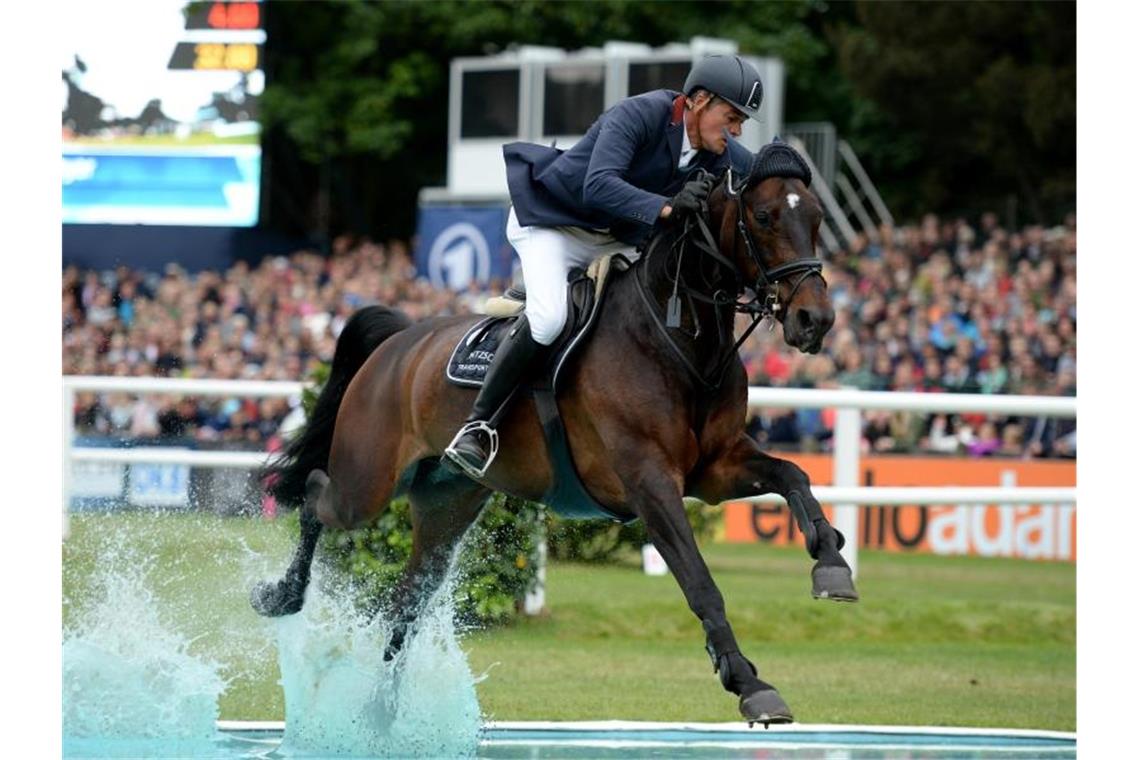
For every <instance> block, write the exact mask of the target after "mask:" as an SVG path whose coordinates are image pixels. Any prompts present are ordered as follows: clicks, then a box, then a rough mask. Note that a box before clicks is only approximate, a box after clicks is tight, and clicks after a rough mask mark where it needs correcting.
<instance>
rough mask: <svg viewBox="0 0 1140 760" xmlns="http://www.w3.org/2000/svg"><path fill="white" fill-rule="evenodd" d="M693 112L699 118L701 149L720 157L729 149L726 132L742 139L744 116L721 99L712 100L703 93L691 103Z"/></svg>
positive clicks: (698, 131)
mask: <svg viewBox="0 0 1140 760" xmlns="http://www.w3.org/2000/svg"><path fill="white" fill-rule="evenodd" d="M691 102H692V103H693V108H692V112H693V113H694V114H695V115H696V117H697V130H696V131H697V134H698V136H699V138H700V141H701V144H700V145H699V146H694V147H699V148H702V149H704V150H707V151H709V152H711V153H716V154H717V155H720V154H721V153H724V151H725V150H726V149H727V148H728V141H727V139H726V138H725V136H724V131H725V130H726V129H727V130H728V133H729V134H730V135H732V136H733V137H740V131H741V129H742V128H743V125H744V118H745V117H744V114H742V113H741V112H740V111H737V110H736V109H735V108H733V107H732V106H731V105H729V104H728V103H726V102H725V101H723V100H721V99H720V98H711V97H709V96H708V95H706V94H705V93H701V94H700V95H698V96H697V97H696V99H694V100H693V101H691ZM690 139H691V138H690Z"/></svg>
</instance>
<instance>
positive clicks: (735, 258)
mask: <svg viewBox="0 0 1140 760" xmlns="http://www.w3.org/2000/svg"><path fill="white" fill-rule="evenodd" d="M714 180H715V183H714V186H713V189H712V191H711V192H710V193H709V196H708V200H707V206H706V208H704V209H702V212H701V213H700V214H696V215H690V216H689V217H688V220H687V221H685V222H684V223H678V222H674V223H671V224H666V225H663V227H664V228H663V229H661V230H658V231H656V232H655V233H654V234H653V236H652V237H651V238H650V241H649V243H648V244H647V245H645V246H644V247H643V249H642V252H641V256H640V257H638V258H637V260H636V261H635V262H634V263H633V264H632V266H631V267H630V268H629V269H628V270H627V271H626V272H624V273H622V274H621V275H619V276H616V277H613V279H612V282H611V284H609V286H608V287H609V290H608V292H607V295H606V296H605V300H604V302H603V303H602V306H601V312H600V315H599V317H598V319H597V324H596V326H595V327H594V330H593V333H592V334H591V335H590V337H589V340H588V342H587V343H586V345H585V346H584V347H583V348H582V349H581V350H580V351H579V352H578V354H577V357H576V359H575V360H574V362H573V366H571V367H569V368H568V369H567V372H569V373H570V375H569V377H568V380H567V382H566V383H565V390H564V391H563V392H561V393H560V395H559V398H558V405H559V408H560V410H561V413H562V416H563V419H564V421H565V428H566V431H567V436H568V440H569V444H570V448H571V450H572V452H573V461H574V463H575V465H576V467H577V470H578V473H579V476H580V479H581V483H582V484H583V485H584V486H585V488H586V490H587V491H588V493H589V495H591V496H592V497H593V498H594V499H595V500H596V501H597V503H598V504H600V505H602V506H604V507H605V508H606V509H607V510H608V511H609V512H611V513H612V514H613V515H615V516H617V517H618V518H621V519H628V520H633V519H641V520H642V521H643V522H644V524H645V527H646V529H647V532H648V535H649V537H650V539H651V540H652V542H653V544H654V545H655V546H656V547H657V549H658V550H659V551H660V553H661V555H662V556H663V558H664V559H665V562H666V564H667V565H668V567H669V569H670V570H671V571H672V574H673V576H674V578H675V579H676V581H677V583H678V584H679V585H680V587H681V590H682V592H683V594H684V596H685V599H686V601H687V602H688V605H689V608H690V609H691V610H692V612H693V614H694V615H695V616H696V617H697V619H698V620H700V622H701V625H702V627H703V629H704V633H705V649H706V651H707V653H708V655H709V657H710V659H711V660H712V664H713V668H714V670H715V672H716V673H717V674H718V675H719V678H720V682H721V685H722V686H723V687H724V689H725V690H727V691H729V692H731V693H733V694H735V695H737V696H738V697H739V705H738V707H739V711H740V713H741V715H742V716H743V717H744V719H745V720H747V721H748V722H749V725H752V724H753V723H755V722H762V723H764V725H765V726H767V725H768V724H769V723H788V722H791V721H792V720H793V717H792V713H791V710H790V709H789V707H788V705H787V704H786V703H785V702H784V700H783V698H782V697H781V696H780V694H779V692H778V691H777V690H776V688H775V687H774V686H773V685H771V684H769V683H767V682H765V681H763V680H761V679H760V678H759V676H758V671H757V669H756V666H755V665H754V664H753V663H752V662H751V661H750V660H749V659H748V658H747V657H745V656H744V654H743V653H742V652H741V651H740V647H739V645H738V644H737V641H736V638H735V635H734V634H733V631H732V627H731V625H730V624H729V621H728V619H727V617H726V613H725V605H724V599H723V597H722V596H721V593H720V591H719V590H718V589H717V586H716V584H715V582H714V581H713V578H712V576H711V574H710V572H709V569H708V567H707V566H706V565H705V562H704V560H703V558H702V557H701V554H700V551H699V549H698V547H697V544H696V541H695V539H694V537H693V532H692V529H691V527H690V525H689V523H688V521H687V518H686V515H685V509H684V506H683V502H682V499H683V497H695V498H697V499H700V500H702V501H704V502H705V503H707V504H719V503H721V502H724V501H728V500H732V499H743V498H748V497H751V496H756V495H760V494H766V493H772V492H774V493H777V494H779V495H781V496H782V497H784V499H785V500H786V501H787V502H788V505H789V506H790V508H791V510H792V512H793V514H794V516H795V518H796V521H797V524H798V526H799V528H800V530H801V533H802V535H803V537H804V544H805V548H806V550H807V552H808V554H809V555H810V556H811V557H812V558H813V559H814V560H816V562H815V564H814V566H813V567H812V573H811V574H812V594H813V596H814V597H816V598H824V599H831V600H838V601H856V600H857V599H858V593H857V592H856V590H855V587H854V583H853V580H852V575H851V570H850V568H849V566H848V565H847V563H846V562H845V561H844V559H843V557H842V556H841V555H840V553H839V551H840V549H841V548H842V547H843V543H844V537H843V536H842V534H840V533H839V532H838V531H837V530H836V529H834V528H833V527H832V526H831V525H830V523H829V522H828V520H827V519H826V518H825V516H824V514H823V512H822V510H821V508H820V505H819V502H818V501H817V500H816V499H815V497H814V496H813V495H812V492H811V487H810V483H809V480H808V477H807V475H806V474H805V473H804V471H803V470H802V469H801V468H800V467H798V466H796V465H795V464H793V463H791V462H788V461H785V460H782V459H778V458H775V457H773V456H770V455H769V454H766V453H765V452H763V451H762V450H761V449H760V446H759V445H758V444H757V443H756V441H754V440H753V439H752V438H751V437H750V436H748V435H747V434H746V433H745V417H746V410H747V403H748V380H747V376H746V373H745V369H744V366H743V363H742V362H741V360H740V357H739V352H738V348H739V345H740V343H741V342H742V341H743V338H741V339H740V340H737V341H734V340H733V339H734V338H735V333H734V324H735V317H736V315H737V313H738V312H742V313H745V314H750V315H752V324H751V327H750V328H749V330H751V328H754V327H755V326H756V324H757V322H758V321H759V320H760V319H762V318H764V317H768V318H770V319H773V320H777V321H779V322H780V323H781V324H782V326H783V337H784V341H785V342H786V343H787V344H788V345H790V346H792V347H794V348H796V349H799V350H801V351H804V352H808V353H816V352H818V351H819V350H820V348H821V346H822V342H823V339H824V335H825V334H826V333H827V331H828V330H829V329H830V327H831V324H832V322H833V321H834V311H833V309H832V306H831V303H830V299H829V295H828V292H827V285H826V282H825V281H824V279H823V275H822V262H821V261H820V260H819V259H818V258H817V257H816V255H815V251H816V246H817V243H818V234H819V226H820V223H821V221H822V218H823V212H822V208H821V206H820V204H819V201H818V200H817V198H816V196H815V195H814V194H813V193H812V192H811V191H810V189H809V187H808V186H809V184H810V182H811V174H810V171H809V170H808V168H807V166H806V164H805V163H804V162H803V159H802V158H800V157H799V155H798V154H796V153H795V151H794V150H792V149H791V148H790V147H788V146H787V145H786V144H783V143H779V142H778V141H777V142H775V143H771V144H769V145H767V146H765V147H764V148H763V149H762V150H761V151H760V152H759V153H757V154H755V156H754V160H753V165H752V167H751V170H750V171H749V172H748V173H747V174H746V175H745V176H740V177H738V176H736V173H734V172H733V171H732V169H731V168H730V169H728V170H727V171H725V172H724V173H723V174H721V175H720V176H719V177H716V178H714ZM749 295H751V296H752V297H751V298H750V299H749ZM682 305H684V306H685V307H686V308H682ZM663 315H664V321H663ZM477 319H479V317H477V316H471V315H464V316H441V317H433V318H427V319H424V320H421V321H418V322H415V323H413V322H411V321H410V320H409V319H408V318H407V317H406V316H404V315H403V314H401V313H400V312H398V311H396V310H394V309H391V308H387V307H384V306H369V307H365V308H363V309H361V310H359V311H357V312H356V313H355V314H354V315H353V316H352V317H351V318H350V319H349V321H348V322H347V324H346V325H345V328H344V330H343V332H342V334H341V335H340V337H339V338H338V341H337V345H336V348H335V351H334V357H333V361H332V367H331V371H330V375H329V378H328V381H327V382H326V384H325V386H324V388H323V390H322V391H321V393H320V395H319V397H318V399H317V402H316V404H315V406H314V409H313V411H312V414H311V415H310V419H309V420H308V422H307V423H306V425H305V427H304V428H303V429H302V430H301V431H300V433H299V434H298V435H297V436H296V437H295V438H294V439H293V440H292V441H291V442H290V444H289V445H288V446H287V448H286V449H285V450H284V452H283V453H282V455H281V456H280V458H279V459H277V460H276V461H275V462H273V463H271V465H270V466H269V467H268V469H267V471H268V472H269V473H270V474H272V475H273V476H274V477H273V484H272V485H271V486H270V487H269V488H270V490H271V492H272V493H274V495H275V496H276V497H277V498H278V500H279V502H281V503H283V504H291V505H299V506H300V510H301V512H300V524H301V537H300V542H299V544H298V546H297V549H296V552H295V554H294V556H293V559H292V562H291V564H290V566H289V568H288V569H287V571H286V572H285V574H284V577H282V578H281V579H280V580H279V581H277V582H275V583H269V582H263V583H261V584H259V585H257V586H256V587H255V588H254V589H253V590H252V592H251V602H252V604H253V606H254V608H255V609H256V610H257V611H258V612H259V613H260V614H263V615H266V616H280V615H288V614H293V613H295V612H297V611H299V610H300V609H301V607H302V605H303V602H304V592H305V588H306V586H307V584H308V582H309V572H310V565H311V563H312V559H313V552H314V549H315V547H316V543H317V539H318V537H319V535H320V533H321V531H322V529H323V527H325V526H328V527H331V528H338V529H351V528H356V527H359V526H362V525H364V524H365V523H367V522H369V521H370V520H373V519H374V518H375V517H377V515H379V514H380V513H381V512H382V511H383V510H384V508H385V506H386V505H387V504H388V503H389V501H390V500H391V499H392V498H393V497H395V496H397V495H405V494H406V495H407V497H408V500H409V502H410V507H411V518H412V529H413V548H412V553H411V557H410V558H409V560H408V562H407V564H406V566H405V568H404V570H403V572H402V575H401V577H400V579H399V580H398V581H397V582H396V584H395V586H394V587H393V589H392V590H391V591H390V593H389V597H388V602H389V604H388V606H389V608H390V610H391V611H392V614H393V615H394V618H395V619H394V620H393V621H392V626H393V630H392V633H391V636H390V639H389V641H388V643H387V646H386V650H385V658H387V659H391V658H392V657H394V656H395V655H396V653H398V652H399V651H400V649H401V647H402V645H403V642H404V638H405V636H406V635H407V633H408V630H409V627H410V626H411V625H412V624H413V623H414V621H415V620H416V617H417V615H418V614H419V613H420V612H421V611H422V607H423V605H424V604H425V603H426V600H427V599H428V598H429V597H430V596H431V595H432V593H433V592H434V591H435V590H436V589H437V588H438V587H439V585H440V584H441V583H442V581H443V579H444V577H445V575H446V573H447V571H448V567H449V565H450V563H451V561H452V558H453V556H454V555H455V552H456V549H457V547H458V546H459V544H460V542H461V541H462V539H463V536H464V534H465V533H466V532H467V530H468V528H470V527H471V525H472V524H473V523H474V522H475V521H476V519H477V518H478V517H479V514H480V510H481V509H482V508H483V505H484V503H485V502H486V501H487V500H488V498H489V497H490V495H491V494H492V493H493V492H496V491H502V492H506V493H509V494H513V495H515V496H518V497H521V498H523V499H527V500H532V501H539V500H541V498H542V495H543V494H544V493H546V491H547V488H548V486H549V485H550V484H551V478H552V466H551V462H550V459H549V457H544V456H536V454H535V453H536V452H538V451H545V450H546V449H545V444H544V441H543V438H542V433H541V429H540V420H539V417H538V414H537V412H536V407H535V404H534V401H533V399H532V398H531V397H529V396H528V395H520V394H516V398H515V400H514V401H513V402H512V403H511V405H510V406H509V407H508V408H507V410H506V411H505V413H504V414H503V415H502V417H501V421H500V424H499V427H498V430H499V436H500V440H501V448H500V451H499V454H498V456H497V458H496V459H495V460H494V462H493V463H492V464H491V466H490V468H489V469H488V470H487V471H486V473H485V475H484V477H483V478H482V479H481V480H479V481H478V482H476V481H475V480H472V479H470V478H469V477H467V476H466V475H461V474H457V473H455V472H453V471H451V470H450V469H448V468H447V467H445V466H443V465H441V463H440V455H441V453H442V452H443V450H444V448H445V447H446V446H447V445H448V443H449V441H450V440H451V438H452V436H453V435H454V434H455V431H456V430H457V429H458V428H459V426H460V424H461V423H462V422H463V420H464V418H465V417H466V415H467V412H468V410H469V409H470V407H471V403H472V400H473V394H474V393H475V391H474V390H471V389H466V388H460V387H456V386H454V385H449V384H448V383H447V381H446V380H445V367H446V363H447V361H448V358H449V355H450V353H451V351H452V349H453V347H454V346H455V345H456V344H457V342H458V341H459V340H460V339H461V338H462V336H463V335H464V334H465V331H466V330H468V328H470V327H471V326H472V324H473V322H474V321H475V320H477Z"/></svg>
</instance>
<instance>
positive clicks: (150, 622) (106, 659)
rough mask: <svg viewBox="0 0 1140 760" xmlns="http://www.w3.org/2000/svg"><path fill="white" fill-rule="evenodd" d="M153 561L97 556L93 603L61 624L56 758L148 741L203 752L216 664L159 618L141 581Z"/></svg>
mask: <svg viewBox="0 0 1140 760" xmlns="http://www.w3.org/2000/svg"><path fill="white" fill-rule="evenodd" d="M152 565H153V559H147V558H140V557H138V556H134V555H132V554H131V553H130V552H121V553H116V556H114V557H111V558H108V560H107V561H105V562H101V563H100V566H99V567H98V569H97V570H96V572H95V575H94V577H93V584H94V590H95V599H94V603H93V604H91V605H90V606H89V607H87V608H86V609H85V610H83V611H82V612H81V613H80V614H79V616H78V619H77V621H76V622H75V623H74V624H73V625H71V626H70V627H69V628H68V629H67V630H65V631H64V640H63V733H64V750H65V752H64V754H65V755H68V754H84V755H85V754H99V755H115V754H120V753H126V754H137V753H138V752H143V751H145V750H146V747H147V746H148V742H147V740H156V741H157V740H161V741H162V742H163V744H162V746H163V747H166V748H167V749H168V750H169V749H173V750H174V751H175V752H177V753H178V754H182V755H195V754H208V753H209V751H210V747H211V742H212V740H213V739H214V738H215V736H216V729H215V721H216V720H217V718H218V697H219V696H220V695H221V693H222V692H223V690H224V689H225V687H226V682H225V680H224V679H223V678H222V676H221V665H220V664H219V663H216V662H213V661H211V660H208V659H204V658H202V657H197V656H194V655H191V654H190V652H189V647H190V644H191V643H192V642H191V641H190V640H188V639H187V638H186V637H185V636H183V635H181V634H179V633H177V632H176V631H174V630H173V629H172V628H171V627H169V626H167V625H165V624H164V623H163V621H162V620H161V619H160V617H159V614H158V611H159V605H158V603H157V602H156V600H155V599H154V596H153V594H152V592H151V591H150V589H149V588H148V587H147V584H146V578H147V574H148V572H149V570H150V568H151V567H152ZM171 741H173V744H171ZM92 742H96V744H97V745H98V746H97V747H96V746H95V745H94V744H92ZM116 746H118V749H117V750H116V749H115V747H116Z"/></svg>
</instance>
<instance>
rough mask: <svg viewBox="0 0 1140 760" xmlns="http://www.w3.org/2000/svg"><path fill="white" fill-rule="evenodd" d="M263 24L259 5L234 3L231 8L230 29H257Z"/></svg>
mask: <svg viewBox="0 0 1140 760" xmlns="http://www.w3.org/2000/svg"><path fill="white" fill-rule="evenodd" d="M260 24H261V8H259V7H258V5H257V3H234V4H233V5H231V6H230V18H229V28H230V29H257V28H258V26H260Z"/></svg>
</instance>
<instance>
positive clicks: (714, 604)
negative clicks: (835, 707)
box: [629, 465, 793, 727]
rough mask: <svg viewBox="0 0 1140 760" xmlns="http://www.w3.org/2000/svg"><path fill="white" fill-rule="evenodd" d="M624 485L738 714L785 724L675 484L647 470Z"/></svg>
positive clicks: (788, 718) (788, 715)
mask: <svg viewBox="0 0 1140 760" xmlns="http://www.w3.org/2000/svg"><path fill="white" fill-rule="evenodd" d="M650 467H651V465H650ZM662 469H663V468H662ZM629 485H631V486H632V487H631V488H630V491H631V495H632V496H633V503H634V504H636V509H637V513H638V514H639V515H640V516H641V519H642V520H643V521H644V522H645V529H646V531H647V532H648V533H649V538H650V540H651V541H652V542H653V545H654V546H656V547H657V550H658V551H660V552H661V556H662V557H664V558H665V564H667V565H668V566H669V569H670V570H671V571H672V572H673V577H674V578H676V579H677V583H678V584H679V585H680V586H681V591H682V592H683V593H684V594H685V600H686V601H688V603H689V609H691V610H692V611H693V614H695V615H696V616H697V618H698V619H700V621H701V625H702V626H703V627H704V629H705V651H707V652H708V653H709V657H710V658H711V659H712V663H713V670H714V671H715V672H716V674H717V675H718V676H719V677H720V683H721V685H722V686H724V688H725V690H726V691H730V692H732V693H733V694H736V695H737V696H739V697H740V705H739V707H740V714H741V715H742V716H743V717H744V719H745V720H746V721H748V722H749V723H750V724H751V723H763V724H764V725H765V727H767V725H768V724H769V723H791V722H792V720H793V718H792V711H791V710H790V709H789V708H788V706H787V704H785V702H784V700H783V698H782V697H781V696H780V694H779V692H777V691H776V689H775V687H774V686H772V685H771V684H769V683H765V682H764V681H761V680H760V679H759V678H758V677H757V673H756V666H755V665H753V664H752V663H751V662H750V661H749V660H748V658H746V657H745V656H744V655H743V654H742V653H741V651H740V647H739V646H738V645H737V643H736V637H735V636H734V635H733V633H732V627H731V626H730V625H729V624H728V618H727V616H726V615H725V611H724V597H723V596H721V593H720V590H719V589H718V588H717V587H716V583H715V582H714V581H713V579H712V574H711V573H709V569H708V566H707V565H706V564H705V561H704V559H703V558H702V557H701V553H700V550H699V549H698V548H697V542H696V540H695V539H694V538H693V529H692V528H691V527H690V525H689V520H688V517H687V516H686V515H685V507H684V504H683V503H682V502H681V494H680V492H679V491H678V490H677V487H676V485H674V484H673V483H671V482H670V481H669V480H668V479H666V478H662V477H660V476H655V475H653V474H650V473H641V474H638V476H637V477H636V480H635V481H633V482H632V483H629ZM638 492H640V493H638Z"/></svg>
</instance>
